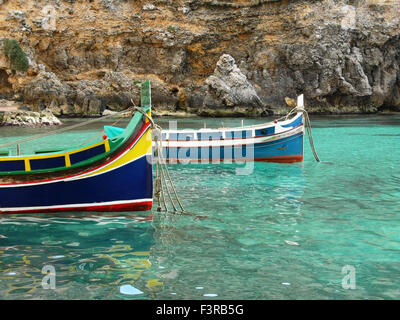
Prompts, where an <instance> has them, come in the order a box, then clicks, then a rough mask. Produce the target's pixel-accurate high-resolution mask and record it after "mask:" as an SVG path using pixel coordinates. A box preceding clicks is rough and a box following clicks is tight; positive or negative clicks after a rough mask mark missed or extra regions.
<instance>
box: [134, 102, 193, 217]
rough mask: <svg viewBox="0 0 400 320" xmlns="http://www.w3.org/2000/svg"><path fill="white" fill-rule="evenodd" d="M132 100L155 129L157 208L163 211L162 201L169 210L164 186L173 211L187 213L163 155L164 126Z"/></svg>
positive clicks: (165, 208)
mask: <svg viewBox="0 0 400 320" xmlns="http://www.w3.org/2000/svg"><path fill="white" fill-rule="evenodd" d="M131 102H132V104H133V105H134V108H135V109H136V110H137V111H139V112H140V113H142V114H143V116H145V117H146V118H147V119H148V120H149V121H150V124H151V127H152V128H153V131H154V138H153V140H154V142H155V149H156V150H155V156H156V157H155V158H156V181H155V192H154V194H155V195H156V197H157V202H158V208H157V210H158V211H162V210H163V208H162V205H161V203H162V204H164V210H165V211H166V212H169V211H168V206H167V203H166V200H165V199H166V195H165V193H164V188H165V190H166V193H167V196H168V199H169V202H170V204H171V205H172V207H173V209H174V211H173V213H177V212H179V213H187V212H186V211H185V209H184V208H183V205H182V202H181V201H180V199H179V195H178V192H177V191H176V188H175V185H174V182H173V180H172V177H171V175H170V173H169V170H168V166H167V163H166V160H165V158H164V156H163V152H162V145H161V142H162V128H161V127H160V126H159V125H158V124H156V123H154V121H153V119H152V118H151V117H149V116H148V115H147V113H146V112H144V111H143V110H142V109H140V108H138V107H136V106H135V104H134V102H133V101H131ZM157 188H159V189H157ZM171 190H172V192H171ZM172 193H173V194H174V197H172ZM161 199H162V202H161ZM175 201H176V202H177V203H178V205H179V207H180V210H178V208H177V206H176V205H175Z"/></svg>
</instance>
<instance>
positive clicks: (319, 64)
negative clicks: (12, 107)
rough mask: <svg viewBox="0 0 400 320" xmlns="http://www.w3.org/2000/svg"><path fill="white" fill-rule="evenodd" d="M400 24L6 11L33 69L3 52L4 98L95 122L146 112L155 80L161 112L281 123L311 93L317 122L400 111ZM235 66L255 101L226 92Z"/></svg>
mask: <svg viewBox="0 0 400 320" xmlns="http://www.w3.org/2000/svg"><path fill="white" fill-rule="evenodd" d="M399 12H400V3H399V1H389V0H386V1H385V0H359V1H357V0H352V1H351V0H347V1H345V0H343V1H339V0H337V1H336V0H324V1H316V0H315V1H305V0H304V1H301V0H293V1H288V0H281V1H279V0H153V1H152V0H145V1H143V0H42V1H41V0H35V1H34V0H0V39H3V38H10V39H16V40H17V41H18V42H19V43H20V45H21V47H22V49H23V50H24V52H25V53H26V54H27V55H28V57H29V64H30V67H29V69H28V71H27V72H26V73H21V72H18V71H13V70H12V69H11V68H10V62H9V61H8V59H7V58H6V57H5V56H4V55H3V54H2V50H1V48H0V50H1V51H0V98H5V99H9V100H17V101H20V102H21V103H23V104H26V105H28V106H31V107H32V108H33V109H39V108H42V109H43V108H45V107H50V109H51V110H52V111H53V112H54V113H55V114H67V115H82V114H85V115H88V114H89V115H90V114H94V115H95V114H100V113H101V112H102V111H103V110H104V109H110V110H120V109H122V108H125V107H126V106H127V105H128V104H129V101H130V99H131V98H133V99H135V101H138V92H139V87H138V85H139V83H140V82H141V81H143V80H144V79H150V80H151V81H152V86H153V91H152V93H153V104H154V106H155V108H156V109H157V110H158V111H159V112H182V111H186V112H196V113H199V114H203V115H207V114H213V115H214V114H216V115H218V114H219V113H218V112H217V113H215V112H214V111H215V110H220V109H221V108H222V109H223V110H225V111H226V112H223V113H222V114H223V115H227V114H229V110H235V111H234V112H233V114H238V110H239V111H240V110H244V112H245V113H246V112H247V111H246V110H248V109H249V102H250V105H251V110H252V111H251V112H250V114H253V115H254V114H260V115H261V114H267V113H268V112H271V111H272V112H275V113H280V112H285V110H287V109H286V107H285V99H284V98H285V97H286V96H289V97H292V98H294V97H295V96H296V95H298V94H300V93H304V94H305V100H306V104H307V108H308V109H309V110H310V111H312V112H322V113H331V112H334V113H357V112H376V111H379V110H386V109H389V110H397V111H400V72H399V62H400V42H399V40H400V15H399ZM0 42H1V41H0ZM0 47H1V43H0ZM224 54H228V55H229V56H231V57H233V59H234V60H232V61H231V60H230V61H231V62H230V63H231V64H232V68H233V66H234V67H235V68H236V69H235V70H236V71H235V72H236V73H237V74H239V76H237V77H239V78H240V79H241V80H240V81H242V83H243V84H245V86H247V87H245V88H246V90H248V95H246V98H245V99H242V98H241V96H240V95H239V96H238V98H237V99H227V98H226V92H228V91H229V90H230V88H228V89H227V90H225V89H224V90H225V91H224V90H222V89H221V88H222V85H226V84H229V83H231V82H230V80H229V79H228V80H226V79H223V77H224V73H223V72H222V73H221V72H219V71H218V68H217V62H218V61H219V60H220V58H221V57H222V56H223V55H224ZM232 70H233V69H232ZM218 72H219V78H218V77H216V73H218ZM230 76H232V75H230ZM221 77H222V79H221ZM239 89H240V88H239ZM221 90H222V91H221ZM252 90H253V91H254V92H253V91H252ZM238 91H240V90H238V88H233V92H238ZM223 92H225V93H224V94H222V93H223ZM249 97H250V100H249ZM213 110H214V111H213ZM254 110H256V111H254ZM239 114H240V112H239Z"/></svg>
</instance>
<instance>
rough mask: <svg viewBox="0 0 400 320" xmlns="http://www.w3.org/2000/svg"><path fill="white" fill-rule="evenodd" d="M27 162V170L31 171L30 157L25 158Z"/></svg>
mask: <svg viewBox="0 0 400 320" xmlns="http://www.w3.org/2000/svg"><path fill="white" fill-rule="evenodd" d="M24 162H25V171H31V164H30V162H29V159H24Z"/></svg>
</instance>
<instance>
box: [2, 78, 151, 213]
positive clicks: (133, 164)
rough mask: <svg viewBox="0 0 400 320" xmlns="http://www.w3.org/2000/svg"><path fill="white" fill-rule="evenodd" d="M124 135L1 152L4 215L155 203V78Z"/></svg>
mask: <svg viewBox="0 0 400 320" xmlns="http://www.w3.org/2000/svg"><path fill="white" fill-rule="evenodd" d="M141 109H142V111H144V113H141V112H136V113H135V114H134V116H133V117H132V119H131V120H130V122H129V124H128V125H127V126H126V128H125V129H124V130H122V131H121V132H120V133H119V134H118V135H114V136H113V137H107V136H103V140H101V138H99V140H101V141H100V142H96V143H92V144H88V145H84V146H81V147H78V148H71V149H67V150H50V151H49V150H47V151H41V150H38V151H36V152H35V154H32V155H19V156H9V151H1V150H0V152H1V154H0V213H31V212H32V213H33V212H64V211H97V212H102V211H143V210H150V209H151V207H152V204H153V176H152V142H151V130H150V127H151V123H150V122H149V119H148V118H147V117H146V116H145V114H147V115H148V116H150V115H151V93H150V82H148V81H147V82H145V83H143V84H142V92H141Z"/></svg>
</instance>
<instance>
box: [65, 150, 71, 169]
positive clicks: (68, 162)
mask: <svg viewBox="0 0 400 320" xmlns="http://www.w3.org/2000/svg"><path fill="white" fill-rule="evenodd" d="M65 166H66V167H70V166H71V159H70V158H69V154H68V153H67V154H66V155H65Z"/></svg>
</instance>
